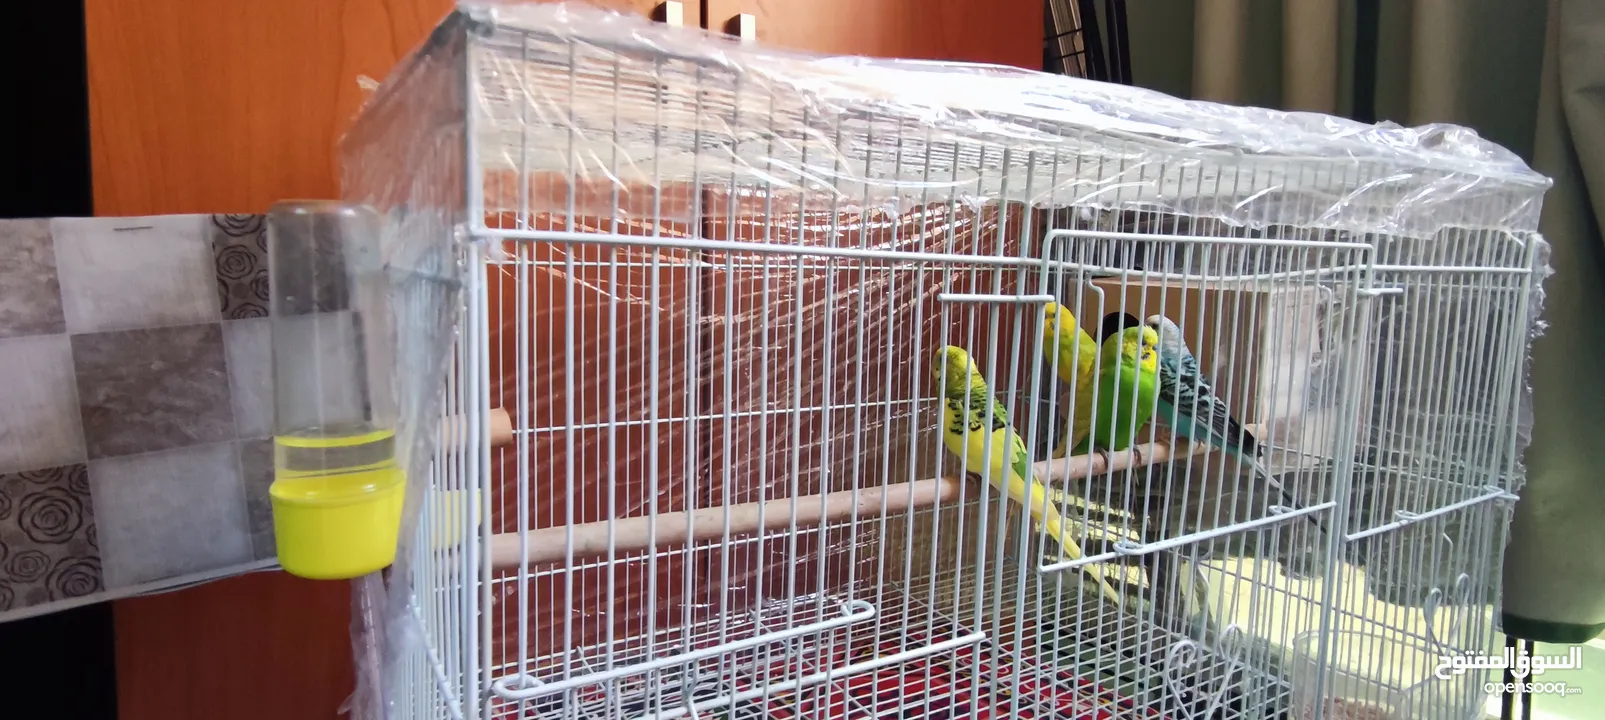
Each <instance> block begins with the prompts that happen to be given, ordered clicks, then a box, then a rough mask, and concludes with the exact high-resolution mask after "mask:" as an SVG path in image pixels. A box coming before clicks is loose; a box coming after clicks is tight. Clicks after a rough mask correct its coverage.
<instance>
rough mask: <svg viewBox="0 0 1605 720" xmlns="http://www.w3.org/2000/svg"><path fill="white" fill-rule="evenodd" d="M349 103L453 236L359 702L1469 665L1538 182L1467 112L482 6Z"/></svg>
mask: <svg viewBox="0 0 1605 720" xmlns="http://www.w3.org/2000/svg"><path fill="white" fill-rule="evenodd" d="M343 148H344V151H345V154H346V157H345V160H346V167H347V173H348V174H347V179H348V182H347V187H348V188H349V190H350V194H351V196H352V197H353V198H355V199H358V200H360V201H362V202H367V203H370V204H373V205H375V206H376V207H379V208H381V209H383V210H385V211H387V212H390V213H392V216H396V215H398V214H399V215H401V216H407V217H415V218H427V219H428V222H427V224H426V225H424V224H421V225H418V226H406V225H398V227H397V228H396V229H395V232H398V233H417V232H421V231H423V230H425V229H427V230H428V231H429V232H433V233H434V237H437V238H440V239H442V240H449V242H450V245H451V246H452V247H453V248H454V249H455V250H454V251H459V252H460V253H461V255H460V257H461V263H462V267H463V268H465V271H464V272H463V287H464V292H463V295H462V298H461V302H456V303H455V304H454V305H453V306H452V312H453V313H455V317H456V323H455V327H456V328H457V329H458V332H457V334H456V338H455V339H456V342H455V343H454V345H453V348H454V349H453V351H452V354H451V355H450V358H449V361H448V363H447V365H448V366H449V367H448V372H447V380H446V383H445V385H444V387H443V388H442V390H441V394H440V406H441V416H442V417H444V418H448V419H451V420H452V421H451V422H448V423H446V425H445V428H446V432H445V438H444V440H443V441H442V442H441V444H440V445H439V447H438V448H432V449H433V450H434V455H433V463H432V465H431V466H430V470H429V472H428V473H427V474H426V482H424V483H421V484H422V485H426V486H427V487H423V488H422V489H421V490H420V491H419V493H418V495H417V497H418V498H419V500H420V501H419V502H418V503H417V504H415V505H413V504H410V505H409V510H411V508H414V507H416V508H417V509H418V510H417V515H416V517H417V525H416V532H413V533H410V534H409V535H408V536H407V537H408V540H407V541H406V546H405V547H403V549H402V550H403V554H402V555H398V557H405V558H407V562H406V563H402V564H398V567H397V568H396V569H394V570H393V571H392V573H391V580H390V583H391V587H392V592H391V596H392V598H393V600H392V602H390V603H389V604H388V605H387V606H386V612H387V615H386V618H385V619H386V621H387V622H386V626H385V639H386V643H387V645H386V651H385V652H384V653H383V654H382V656H381V657H380V659H379V661H378V662H377V667H366V666H365V667H364V673H365V675H364V677H368V676H369V675H368V674H370V673H371V674H372V677H373V678H375V679H374V680H373V682H374V683H376V684H377V685H379V686H380V687H382V690H383V693H382V694H383V697H384V702H383V705H384V706H385V708H386V711H387V712H386V714H384V715H381V716H384V717H390V716H395V717H407V718H454V719H455V718H520V719H523V718H547V717H551V718H559V717H562V718H610V719H611V718H620V719H622V718H642V717H656V718H678V717H694V718H705V717H712V716H717V717H721V718H726V717H729V718H743V717H751V718H757V717H809V718H816V717H817V718H827V717H843V718H846V717H855V718H856V717H881V716H885V715H896V716H899V717H928V718H937V717H1003V716H1010V717H1013V716H1020V717H1041V718H1049V717H1062V718H1081V717H1097V718H1114V717H1122V718H1124V717H1142V718H1204V717H1209V718H1222V719H1223V720H1230V719H1232V718H1261V717H1290V718H1291V717H1297V718H1304V717H1312V718H1313V717H1327V718H1335V717H1360V716H1365V713H1367V712H1370V713H1372V716H1375V717H1421V718H1445V719H1447V718H1457V719H1458V718H1466V717H1473V716H1479V715H1480V713H1481V712H1482V703H1484V702H1485V701H1486V697H1485V696H1484V695H1483V693H1482V682H1483V681H1484V680H1487V679H1491V678H1487V677H1484V675H1486V673H1485V672H1472V673H1467V674H1465V675H1456V676H1452V677H1449V678H1447V679H1444V678H1440V677H1438V676H1437V675H1435V673H1434V671H1435V670H1436V669H1437V666H1438V662H1439V658H1440V657H1442V656H1444V655H1447V654H1453V653H1462V652H1468V651H1476V650H1484V651H1486V650H1491V649H1492V643H1493V632H1494V628H1493V624H1492V616H1491V613H1490V608H1491V607H1492V605H1493V604H1494V603H1495V602H1496V601H1497V595H1496V591H1497V587H1498V585H1497V582H1498V578H1497V571H1498V563H1497V561H1498V557H1499V554H1500V552H1501V550H1502V548H1503V543H1504V540H1505V538H1504V528H1505V526H1506V525H1507V523H1508V516H1509V511H1510V510H1509V508H1510V504H1511V502H1512V501H1513V500H1514V499H1515V497H1516V493H1517V492H1518V491H1519V490H1520V486H1521V478H1522V477H1523V470H1522V467H1521V464H1520V453H1521V451H1522V449H1523V448H1525V446H1526V442H1527V434H1528V429H1527V428H1528V425H1527V422H1526V420H1525V417H1526V413H1528V391H1527V377H1526V370H1525V368H1526V362H1527V352H1528V347H1529V345H1530V342H1531V339H1532V337H1533V336H1534V334H1535V333H1536V332H1537V331H1538V329H1539V328H1540V327H1541V325H1540V324H1539V323H1538V322H1537V317H1538V315H1539V311H1540V310H1541V306H1542V293H1541V280H1542V278H1543V276H1544V274H1545V272H1546V268H1547V248H1546V246H1545V245H1544V243H1543V241H1542V239H1541V238H1539V237H1538V235H1537V234H1536V233H1535V232H1534V230H1535V227H1536V220H1537V213H1538V208H1539V202H1540V199H1541V197H1542V193H1543V191H1544V189H1545V188H1546V187H1547V180H1545V179H1544V178H1542V177H1540V176H1538V175H1536V174H1534V173H1532V172H1531V171H1530V170H1528V169H1527V168H1526V167H1525V165H1523V164H1522V163H1521V162H1520V161H1519V160H1518V159H1516V158H1515V157H1514V156H1513V155H1511V154H1510V153H1508V152H1506V151H1504V150H1503V149H1502V148H1498V147H1497V146H1493V145H1491V144H1488V143H1486V142H1484V141H1482V140H1480V139H1479V138H1477V137H1476V136H1475V135H1474V134H1472V133H1470V131H1467V130H1464V129H1462V128H1454V127H1447V126H1431V127H1427V128H1416V129H1405V128H1397V127H1384V126H1376V127H1373V126H1361V125H1356V124H1353V123H1349V122H1347V121H1343V120H1338V119H1335V118H1328V117H1324V116H1316V115H1309V114H1290V113H1279V112H1273V111H1266V110H1258V109H1252V108H1231V107H1225V106H1218V105H1212V104H1208V103H1195V102H1188V101H1181V100H1176V99H1174V98H1169V97H1167V96H1163V95H1159V94H1157V93H1152V92H1150V91H1145V90H1141V89H1137V88H1131V87H1121V86H1112V85H1105V84H1100V83H1093V82H1087V81H1084V80H1079V79H1074V78H1066V77H1062V76H1052V75H1046V74H1041V73H1033V72H1026V71H1021V70H1015V69H1010V68H1000V67H992V66H972V65H956V64H942V63H926V62H912V61H891V60H886V61H882V60H867V59H863V58H816V57H812V56H807V55H801V54H796V53H789V52H783V51H777V50H773V49H765V48H762V47H754V46H750V45H737V44H734V43H731V42H728V41H725V40H721V39H719V38H717V37H715V36H710V35H707V34H705V33H699V32H696V31H693V30H682V29H671V28H666V27H662V26H654V25H652V24H649V23H647V22H646V21H644V20H638V19H633V18H628V17H625V16H620V15H614V14H610V13H604V12H601V11H598V10H593V9H590V8H586V7H583V6H576V5H567V4H557V5H514V4H505V5H504V4H477V3H476V4H463V5H461V6H459V8H458V9H457V11H456V12H454V13H453V14H452V15H450V16H449V17H448V18H447V20H446V21H444V22H443V23H442V25H441V26H440V27H439V28H438V29H437V31H436V32H435V33H434V34H433V35H432V36H431V38H430V40H429V41H428V42H427V43H426V44H425V46H424V47H423V48H421V49H420V50H419V51H418V52H416V53H415V54H414V55H413V56H412V57H411V58H410V59H409V60H408V61H407V62H406V63H404V65H403V66H402V67H401V68H400V69H399V70H398V71H397V72H396V73H395V75H394V76H393V77H392V78H390V79H389V81H387V82H386V84H385V85H384V86H383V87H382V88H381V89H380V90H379V92H378V93H377V94H376V96H375V98H374V99H373V100H372V101H371V102H370V103H369V105H368V107H367V108H365V109H364V112H363V115H362V117H361V118H360V119H359V122H358V123H357V126H356V128H355V129H354V130H353V131H352V133H351V134H350V135H349V136H348V137H347V139H346V141H345V142H344V144H343ZM398 209H399V210H398ZM453 229H455V232H454V231H453ZM1049 303H1055V304H1057V305H1059V306H1062V307H1063V308H1064V309H1065V310H1067V311H1069V313H1070V314H1071V315H1073V321H1072V322H1070V325H1075V326H1079V328H1080V329H1082V330H1085V331H1086V332H1088V333H1089V336H1088V337H1089V338H1090V342H1093V343H1096V342H1099V341H1100V340H1101V339H1102V338H1101V337H1100V336H1101V335H1102V334H1103V330H1104V328H1103V326H1104V322H1105V319H1106V316H1109V315H1111V314H1115V315H1118V314H1119V313H1127V314H1129V315H1130V316H1132V320H1133V321H1134V324H1133V325H1131V326H1130V328H1129V330H1127V331H1126V332H1128V333H1130V337H1131V338H1132V340H1133V348H1134V354H1133V358H1132V360H1131V362H1136V363H1138V365H1137V367H1138V369H1137V370H1136V371H1135V375H1137V376H1143V375H1146V376H1148V377H1150V378H1151V377H1152V376H1153V375H1154V374H1155V373H1156V372H1157V371H1158V369H1159V368H1160V367H1173V368H1175V367H1187V366H1186V365H1185V364H1183V363H1181V362H1180V360H1179V355H1176V354H1175V351H1176V349H1177V347H1178V346H1177V345H1175V344H1174V343H1173V341H1175V340H1178V339H1179V340H1180V341H1181V342H1183V343H1184V344H1185V346H1186V348H1187V350H1188V351H1189V352H1190V355H1191V356H1192V358H1193V360H1194V361H1196V367H1197V368H1198V370H1199V371H1200V372H1201V373H1202V375H1204V376H1206V377H1207V378H1208V379H1209V380H1210V383H1209V390H1210V393H1209V394H1210V395H1211V396H1213V398H1214V400H1207V399H1206V400H1200V401H1197V402H1195V403H1186V402H1182V398H1178V397H1175V396H1170V397H1169V399H1168V400H1166V398H1165V397H1159V398H1155V397H1154V396H1150V395H1144V394H1142V393H1138V394H1137V395H1136V396H1135V397H1133V396H1132V395H1129V394H1126V393H1124V392H1122V391H1120V389H1119V387H1120V386H1119V385H1118V383H1114V382H1108V383H1106V382H1103V381H1101V380H1097V379H1096V378H1102V377H1105V376H1108V377H1115V376H1116V372H1115V370H1116V366H1117V364H1118V363H1121V362H1122V361H1121V360H1120V358H1119V356H1118V353H1113V354H1105V353H1098V352H1094V353H1089V359H1088V360H1087V361H1086V362H1089V363H1090V369H1086V370H1085V371H1084V372H1088V373H1090V375H1089V377H1092V378H1095V380H1093V381H1091V382H1087V383H1079V382H1078V381H1076V378H1075V377H1074V376H1075V374H1076V373H1077V372H1082V371H1083V370H1082V368H1080V363H1081V362H1083V361H1082V360H1080V359H1079V358H1078V357H1077V355H1076V354H1074V353H1071V354H1068V355H1061V354H1060V353H1055V352H1051V351H1050V350H1051V348H1052V345H1051V343H1050V341H1051V340H1052V339H1053V338H1054V337H1056V336H1053V335H1052V334H1051V333H1050V332H1049V331H1050V328H1051V327H1053V326H1052V322H1053V321H1054V318H1055V317H1057V316H1056V315H1054V314H1053V313H1051V312H1049ZM1159 318H1164V322H1162V321H1160V319H1159ZM1170 324H1173V327H1174V328H1176V329H1175V330H1170V329H1169V328H1170V327H1171V325H1170ZM1143 328H1147V329H1148V331H1149V332H1153V335H1152V338H1154V340H1152V341H1150V340H1143V339H1142V338H1143V337H1145V331H1144V330H1143ZM1117 331H1118V330H1117ZM1065 337H1066V341H1067V342H1070V341H1071V339H1072V338H1073V337H1074V334H1073V333H1066V335H1065ZM1145 343H1146V344H1145ZM1153 343H1157V344H1153ZM948 347H956V348H961V349H963V350H964V351H966V352H965V353H964V354H962V355H956V354H953V353H951V352H947V351H945V350H941V349H943V348H948ZM1109 347H1111V348H1113V349H1114V350H1116V351H1118V350H1119V342H1118V339H1117V341H1116V342H1115V343H1112V344H1111V345H1110V346H1109ZM1067 348H1068V345H1067ZM1143 348H1148V350H1147V352H1146V353H1145V351H1144V350H1143ZM1151 354H1157V356H1158V357H1157V359H1156V360H1155V362H1156V363H1158V362H1171V363H1173V364H1172V365H1169V366H1161V365H1153V366H1150V365H1144V364H1142V362H1145V361H1144V358H1147V357H1150V356H1151ZM966 358H967V359H966ZM1167 358H1168V359H1167ZM966 364H967V367H968V368H969V369H973V370H974V371H975V372H974V373H973V375H971V374H968V373H966V372H965V368H966ZM1071 365H1076V367H1071ZM1106 371H1107V372H1106ZM967 375H968V377H967ZM1067 376H1068V377H1069V379H1068V380H1066V379H1064V378H1066V377H1067ZM949 378H954V380H952V381H951V382H952V383H953V384H952V385H951V386H950V384H949V383H950V381H949ZM1161 379H1163V378H1161ZM983 384H984V387H982V385H983ZM1184 384H1185V385H1186V387H1187V388H1188V389H1189V390H1191V391H1193V392H1194V393H1195V394H1203V391H1202V390H1201V387H1202V386H1199V385H1194V384H1191V381H1190V380H1189V381H1188V383H1184ZM1161 401H1163V402H1161ZM1089 403H1090V405H1091V406H1093V407H1095V408H1096V409H1097V412H1096V413H1095V415H1096V422H1095V423H1093V425H1092V427H1093V434H1094V435H1095V436H1098V437H1100V438H1102V437H1105V436H1107V437H1110V438H1113V437H1116V436H1121V435H1129V436H1131V437H1132V445H1131V447H1107V448H1106V447H1105V445H1106V444H1107V443H1106V441H1104V440H1100V441H1099V442H1098V448H1090V449H1088V448H1079V447H1074V445H1075V443H1072V442H1066V441H1065V438H1066V436H1067V435H1068V434H1070V433H1071V432H1072V430H1073V429H1074V428H1075V421H1074V419H1073V418H1074V416H1075V415H1076V413H1077V408H1078V406H1086V405H1088V404H1089ZM1167 407H1168V408H1169V409H1168V410H1167ZM1216 408H1218V411H1217V410H1216ZM493 410H504V411H505V412H506V413H507V415H508V416H509V417H510V418H511V420H512V426H513V433H512V440H511V442H509V443H507V444H494V445H493V442H492V433H491V430H490V424H491V421H490V417H491V414H492V411H493ZM1172 411H1174V412H1176V413H1178V415H1175V416H1172V415H1170V414H1168V413H1170V412H1172ZM1135 412H1154V413H1155V418H1156V419H1157V420H1158V421H1155V422H1142V421H1140V420H1139V419H1138V418H1136V417H1134V415H1135ZM1217 412H1218V413H1219V414H1221V415H1222V416H1224V415H1230V416H1231V418H1232V419H1233V422H1239V421H1240V423H1241V425H1242V427H1243V428H1244V429H1245V430H1247V431H1248V432H1249V433H1250V434H1252V436H1253V437H1254V438H1255V439H1256V441H1257V445H1258V446H1259V450H1258V451H1257V452H1250V451H1249V449H1248V448H1246V446H1245V448H1244V455H1243V457H1244V458H1246V459H1242V458H1239V457H1237V456H1235V455H1234V453H1232V452H1229V451H1223V450H1220V449H1217V448H1211V447H1209V446H1208V445H1207V443H1204V442H1189V441H1188V440H1187V439H1186V437H1187V436H1188V433H1187V432H1186V428H1187V427H1192V425H1191V424H1190V423H1188V422H1186V421H1185V418H1186V417H1190V416H1191V415H1194V414H1196V415H1198V416H1200V417H1211V416H1212V414H1214V413H1217ZM1121 422H1124V423H1125V426H1124V427H1122V426H1121V425H1120V423H1121ZM1100 423H1101V425H1100ZM972 426H973V427H975V428H977V430H975V431H973V433H972V435H969V436H967V435H966V433H971V431H969V430H967V429H966V428H968V427H972ZM1086 427H1087V426H1086V425H1085V424H1083V425H1082V426H1080V428H1081V429H1082V430H1085V428H1086ZM1200 427H1201V426H1200ZM980 428H985V429H986V430H987V432H985V433H983V432H982V431H981V430H980ZM993 429H997V430H998V432H996V433H991V430H993ZM1009 432H1012V433H1013V434H1014V435H1013V437H1014V438H1018V442H1019V443H1020V447H1021V448H1022V452H1023V453H1024V454H1025V455H1028V456H1029V461H1030V469H1031V470H1032V474H1033V475H1034V477H1035V478H1036V479H1037V480H1039V481H1041V485H1040V488H1039V489H1037V490H1035V491H1034V492H1035V494H1036V498H1037V500H1036V501H1035V502H1039V503H1040V502H1042V499H1043V498H1044V497H1045V498H1046V501H1047V503H1048V504H1051V505H1052V506H1053V507H1054V508H1056V510H1057V511H1058V513H1059V514H1060V515H1061V516H1062V518H1063V523H1062V532H1061V533H1060V534H1055V533H1054V532H1053V531H1051V530H1050V529H1049V526H1050V525H1051V524H1052V523H1047V522H1044V521H1041V520H1038V519H1037V517H1036V516H1037V515H1040V514H1041V513H1040V512H1027V511H1026V510H1025V508H1024V506H1023V505H1022V503H1021V502H1019V501H1017V500H1015V499H1011V498H1009V497H1007V496H1006V495H1005V493H1003V492H999V491H998V490H997V489H996V488H994V487H992V486H989V485H988V483H987V481H986V479H985V478H983V477H982V476H983V475H986V476H990V477H999V476H1000V475H1002V472H1001V471H990V470H985V466H986V464H987V454H988V453H990V452H992V451H993V450H994V449H1002V448H1003V447H1004V444H1005V443H1013V442H1014V440H1013V439H1011V437H1010V435H1009ZM1193 436H1194V437H1201V436H1199V435H1198V434H1197V433H1193ZM948 438H958V440H956V441H954V442H953V443H951V444H950V443H948V442H947V439H948ZM966 438H968V439H966ZM1061 445H1063V446H1064V447H1063V450H1064V452H1063V454H1062V456H1061V454H1060V452H1059V451H1060V449H1061V447H1060V446H1061ZM1091 450H1106V451H1103V452H1098V451H1091ZM971 468H976V470H975V471H969V470H970V469H971Z"/></svg>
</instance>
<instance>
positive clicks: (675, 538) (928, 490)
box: [490, 414, 1263, 570]
mask: <svg viewBox="0 0 1605 720" xmlns="http://www.w3.org/2000/svg"><path fill="white" fill-rule="evenodd" d="M504 415H505V414H504ZM1248 430H1249V432H1252V433H1255V434H1256V435H1258V434H1259V433H1260V432H1261V431H1262V430H1263V428H1260V427H1258V426H1250V427H1249V428H1248ZM510 433H511V430H510V429H509V434H510ZM1134 449H1135V450H1136V452H1135V453H1134V452H1132V449H1127V450H1124V451H1121V452H1112V453H1109V463H1108V465H1107V466H1105V463H1104V461H1103V458H1102V457H1100V456H1098V455H1096V454H1094V455H1074V456H1071V457H1066V458H1063V459H1060V460H1045V461H1042V462H1039V463H1037V464H1036V473H1037V477H1038V478H1040V479H1042V480H1043V481H1044V482H1046V483H1047V484H1048V485H1049V486H1050V487H1052V485H1053V483H1055V482H1057V481H1060V480H1064V479H1066V478H1069V479H1079V478H1087V477H1093V476H1097V475H1101V474H1103V473H1106V472H1111V471H1118V470H1126V469H1130V468H1135V467H1143V466H1145V465H1153V464H1157V463H1162V462H1166V461H1168V460H1171V459H1173V458H1175V459H1180V458H1185V457H1190V456H1193V455H1202V454H1204V453H1205V452H1207V451H1208V450H1209V447H1208V446H1207V445H1191V444H1189V443H1188V442H1187V441H1186V440H1181V441H1180V445H1179V450H1177V451H1174V452H1173V451H1172V450H1171V448H1170V443H1169V442H1166V441H1159V442H1153V443H1145V444H1143V445H1138V446H1136V448H1134ZM1139 456H1140V458H1139ZM959 487H960V485H959V482H958V481H956V480H951V479H948V478H933V479H930V480H919V481H916V482H908V483H895V484H892V485H884V486H881V487H875V488H868V489H863V490H858V491H856V492H854V491H851V490H844V491H838V492H830V493H824V494H822V495H808V496H804V497H799V498H781V499H778V500H770V501H768V502H763V503H743V504H740V505H730V506H728V507H727V506H723V505H718V506H714V507H707V508H701V509H699V510H694V511H691V512H671V513H662V514H660V515H658V517H657V520H656V523H655V524H654V522H653V521H652V520H651V519H649V518H646V517H629V518H620V519H618V520H615V521H612V522H611V523H610V522H608V521H601V522H593V523H584V524H580V525H575V526H573V528H572V532H573V535H574V545H573V557H574V559H575V560H581V559H588V558H595V557H598V556H605V555H607V550H608V528H609V527H610V526H611V527H612V532H613V550H614V552H615V553H616V554H619V555H623V554H625V553H630V552H637V551H640V550H646V549H649V548H658V547H669V546H674V545H683V544H685V542H686V539H687V536H688V533H689V537H690V539H691V540H692V541H693V542H695V541H698V540H714V539H718V538H721V537H724V534H725V524H726V523H725V519H726V515H727V513H728V517H729V527H730V535H731V537H737V536H742V535H750V534H752V533H755V532H757V531H758V530H759V528H760V527H761V528H762V529H763V530H765V531H772V530H783V529H786V528H789V527H790V526H791V517H792V510H793V508H796V513H797V526H798V527H813V526H817V525H821V524H824V523H826V522H829V521H834V520H843V519H846V518H850V517H853V516H854V515H855V514H856V515H857V516H858V517H874V516H876V515H879V514H881V513H882V512H886V513H902V512H908V511H911V510H917V509H920V508H926V507H931V506H933V505H935V504H937V502H938V501H939V500H940V501H949V500H953V499H956V498H957V497H958V493H959ZM760 517H761V518H762V522H761V523H760V522H759V519H760ZM569 533H570V528H569V527H567V526H557V527H549V528H542V529H539V530H532V531H530V532H529V533H527V536H528V538H529V564H531V565H538V564H542V563H549V562H556V561H561V560H563V559H565V558H567V557H569V544H568V536H569ZM519 552H520V551H519V533H516V532H515V533H501V534H498V535H495V536H494V537H492V538H491V540H490V561H491V566H492V567H494V568H496V569H498V570H512V569H516V568H517V567H518V566H519V564H520V561H521V558H520V557H519Z"/></svg>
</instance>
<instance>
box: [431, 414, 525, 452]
mask: <svg viewBox="0 0 1605 720" xmlns="http://www.w3.org/2000/svg"><path fill="white" fill-rule="evenodd" d="M460 422H462V416H461V415H453V416H451V417H448V418H446V419H444V420H442V421H441V423H440V446H441V448H443V449H446V448H455V447H456V445H457V437H458V436H457V424H458V423H460ZM487 423H488V424H489V425H490V428H489V430H490V446H491V447H501V446H503V445H511V444H513V418H512V416H511V415H508V414H507V410H506V409H504V408H491V409H490V415H489V417H488V419H487Z"/></svg>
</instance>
